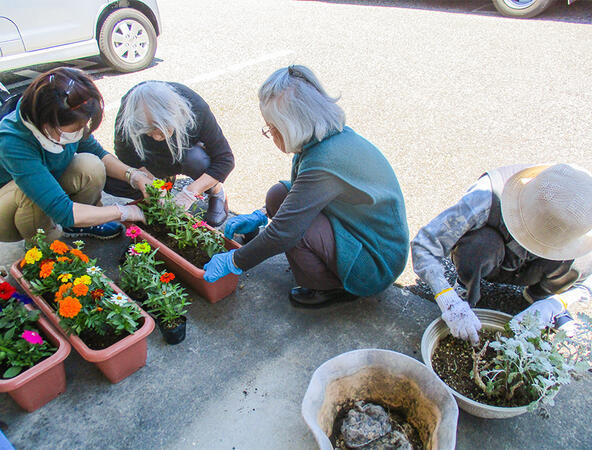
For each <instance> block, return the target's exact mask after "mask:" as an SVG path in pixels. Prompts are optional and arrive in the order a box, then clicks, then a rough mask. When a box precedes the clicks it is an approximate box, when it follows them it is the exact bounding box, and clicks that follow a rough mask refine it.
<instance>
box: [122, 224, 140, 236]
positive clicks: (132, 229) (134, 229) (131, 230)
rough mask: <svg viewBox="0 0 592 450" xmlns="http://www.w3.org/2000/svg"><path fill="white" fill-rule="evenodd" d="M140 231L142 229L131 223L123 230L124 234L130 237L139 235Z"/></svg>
mask: <svg viewBox="0 0 592 450" xmlns="http://www.w3.org/2000/svg"><path fill="white" fill-rule="evenodd" d="M141 232H142V230H140V229H139V228H138V227H137V226H135V225H132V226H131V227H129V228H128V229H127V230H126V231H125V235H126V236H127V237H131V238H133V239H135V238H137V237H138V236H139V235H140V233H141Z"/></svg>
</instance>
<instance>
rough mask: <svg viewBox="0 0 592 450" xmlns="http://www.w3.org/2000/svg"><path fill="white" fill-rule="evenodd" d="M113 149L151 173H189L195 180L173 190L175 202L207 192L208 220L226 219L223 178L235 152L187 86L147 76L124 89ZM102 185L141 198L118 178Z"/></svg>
mask: <svg viewBox="0 0 592 450" xmlns="http://www.w3.org/2000/svg"><path fill="white" fill-rule="evenodd" d="M115 154H116V155H117V157H118V158H119V159H120V160H122V161H124V162H125V163H126V164H128V165H130V166H132V167H136V168H140V170H142V171H144V172H145V173H147V174H148V175H150V176H156V177H158V178H167V177H173V176H175V175H179V174H183V175H187V176H189V177H190V178H192V179H193V180H194V181H193V182H192V183H191V184H190V185H189V186H186V187H185V188H183V190H182V191H181V192H180V193H179V194H177V195H176V197H175V201H176V202H177V204H179V205H180V206H182V207H183V208H185V209H186V210H188V209H189V208H190V206H191V205H192V204H193V202H195V200H196V197H197V196H199V195H201V194H202V193H204V192H205V193H207V194H208V197H209V199H208V210H207V213H206V221H207V222H208V224H210V225H212V226H219V225H221V224H222V223H223V222H224V220H226V217H227V215H228V201H227V199H226V196H225V194H224V189H223V187H222V183H224V181H225V180H226V178H227V177H228V175H229V174H230V172H231V171H232V169H233V168H234V156H233V154H232V150H231V149H230V146H229V145H228V141H227V140H226V138H225V137H224V134H222V130H221V129H220V127H219V126H218V123H217V122H216V118H215V117H214V115H213V114H212V112H211V110H210V108H209V106H208V104H207V103H206V102H205V101H204V99H203V98H201V97H200V96H199V95H198V94H196V93H195V92H194V91H193V90H191V89H189V88H188V87H187V86H184V85H182V84H179V83H172V82H162V81H145V82H143V83H140V84H138V85H136V86H135V87H133V88H132V89H131V90H130V91H129V92H128V93H127V94H125V96H124V97H123V98H122V99H121V106H120V108H119V112H118V113H117V118H116V120H115ZM105 191H106V192H108V193H110V194H113V195H116V196H119V197H128V198H140V195H139V192H137V191H134V190H133V189H130V188H129V185H127V184H125V183H122V182H120V181H119V180H114V179H109V180H108V181H107V184H106V186H105Z"/></svg>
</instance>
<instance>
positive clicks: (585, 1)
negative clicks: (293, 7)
mask: <svg viewBox="0 0 592 450" xmlns="http://www.w3.org/2000/svg"><path fill="white" fill-rule="evenodd" d="M297 1H300V2H318V3H341V4H347V5H360V6H381V7H389V8H406V9H420V10H428V11H440V12H449V13H457V14H475V15H482V16H483V15H487V16H497V17H499V18H500V19H508V20H516V19H512V18H507V17H504V16H502V15H501V14H500V13H498V12H497V10H496V9H495V7H494V6H493V3H492V2H491V0H367V1H365V0H297ZM524 20H546V21H555V22H566V23H579V24H592V2H591V1H589V0H578V1H576V2H575V3H573V4H572V5H568V4H567V0H557V1H556V2H555V3H554V4H553V5H551V6H550V7H549V9H547V10H546V11H545V12H543V13H542V14H540V15H539V16H537V17H534V18H531V19H524Z"/></svg>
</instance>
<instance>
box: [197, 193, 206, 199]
mask: <svg viewBox="0 0 592 450" xmlns="http://www.w3.org/2000/svg"><path fill="white" fill-rule="evenodd" d="M195 198H197V199H199V200H203V199H204V198H205V197H204V196H203V195H201V194H195Z"/></svg>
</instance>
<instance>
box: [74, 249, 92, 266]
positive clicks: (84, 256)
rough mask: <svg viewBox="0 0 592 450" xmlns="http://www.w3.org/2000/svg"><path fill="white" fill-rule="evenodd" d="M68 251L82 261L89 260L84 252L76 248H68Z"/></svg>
mask: <svg viewBox="0 0 592 450" xmlns="http://www.w3.org/2000/svg"><path fill="white" fill-rule="evenodd" d="M70 253H72V254H73V255H74V256H76V257H77V258H79V259H80V260H81V261H82V262H85V263H87V262H88V261H89V259H88V256H86V255H85V254H84V253H82V252H81V251H80V250H78V249H77V248H73V249H72V250H70Z"/></svg>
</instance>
